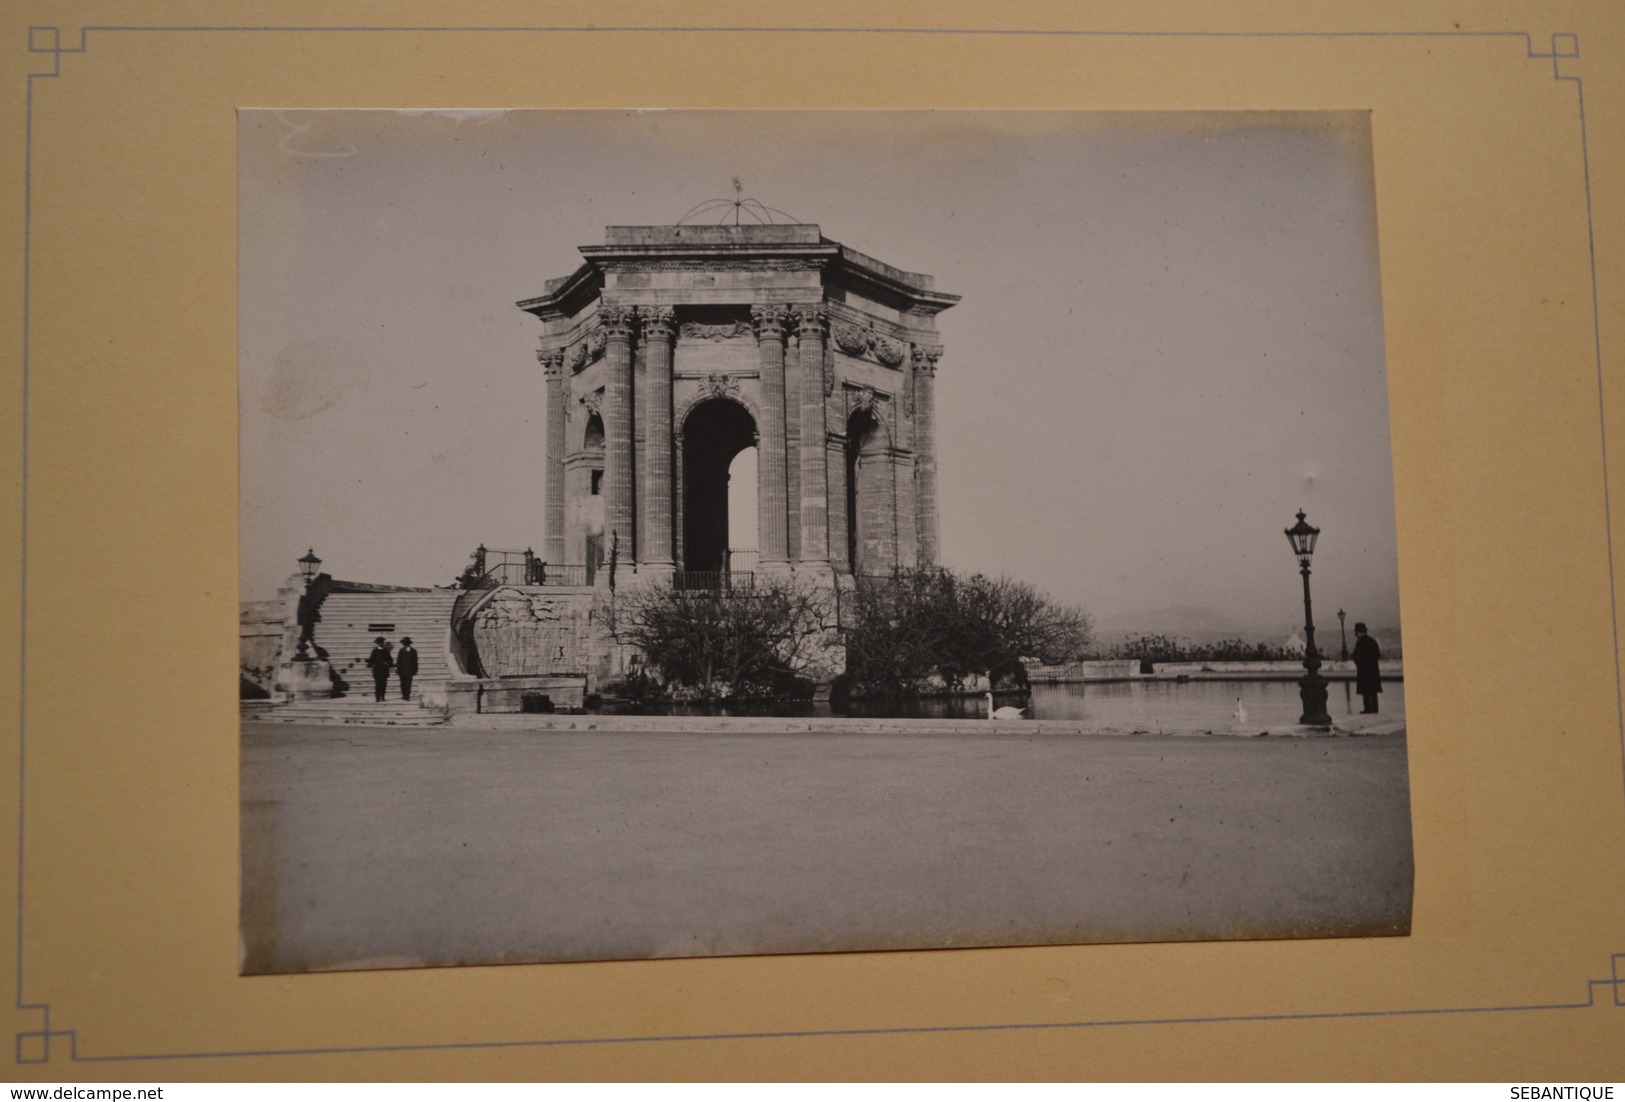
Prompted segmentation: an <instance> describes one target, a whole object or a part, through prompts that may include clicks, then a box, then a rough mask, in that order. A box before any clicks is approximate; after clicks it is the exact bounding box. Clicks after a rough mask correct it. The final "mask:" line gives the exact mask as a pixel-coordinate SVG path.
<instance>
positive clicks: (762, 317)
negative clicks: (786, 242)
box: [750, 306, 800, 566]
mask: <svg viewBox="0 0 1625 1102" xmlns="http://www.w3.org/2000/svg"><path fill="white" fill-rule="evenodd" d="M750 316H751V320H752V321H754V322H755V323H756V350H757V353H758V355H759V356H760V362H761V386H762V408H761V414H762V423H761V424H760V425H758V426H757V434H758V443H757V451H756V456H757V468H758V469H757V474H756V527H757V529H758V533H759V539H760V541H761V546H760V548H759V551H760V555H761V560H760V561H761V564H762V565H763V566H783V565H787V564H788V563H789V561H790V541H789V525H790V520H789V515H790V514H789V501H790V487H789V481H788V475H787V472H786V470H785V431H784V326H785V322H786V320H787V313H786V311H785V309H784V307H782V306H752V307H751V309H750ZM799 519H800V518H799V517H798V518H797V521H798V523H799Z"/></svg>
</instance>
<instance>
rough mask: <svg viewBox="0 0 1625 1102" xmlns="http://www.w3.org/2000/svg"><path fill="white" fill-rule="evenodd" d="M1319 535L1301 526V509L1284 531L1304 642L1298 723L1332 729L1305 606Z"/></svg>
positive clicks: (1311, 617)
mask: <svg viewBox="0 0 1625 1102" xmlns="http://www.w3.org/2000/svg"><path fill="white" fill-rule="evenodd" d="M1319 535H1320V529H1319V528H1315V527H1313V526H1312V525H1309V524H1307V523H1305V522H1304V519H1303V510H1302V509H1299V510H1298V523H1296V524H1294V525H1293V526H1292V527H1291V528H1288V529H1286V538H1287V540H1288V541H1289V542H1290V543H1291V544H1292V553H1293V554H1294V555H1296V556H1297V557H1298V569H1299V571H1300V572H1301V573H1302V574H1303V633H1304V637H1305V639H1306V640H1307V642H1306V643H1305V645H1304V650H1303V668H1304V670H1305V671H1306V672H1305V674H1304V676H1303V679H1302V680H1301V681H1299V682H1298V690H1299V694H1298V695H1299V696H1300V697H1302V698H1303V715H1301V716H1299V717H1298V722H1299V723H1302V724H1304V725H1305V726H1308V727H1330V726H1331V725H1332V717H1331V716H1329V715H1327V714H1326V679H1325V678H1324V677H1321V676H1320V653H1319V652H1318V651H1317V650H1316V649H1315V615H1314V610H1313V609H1312V607H1311V606H1310V603H1309V559H1310V557H1311V556H1312V555H1314V553H1315V540H1316V538H1318V537H1319Z"/></svg>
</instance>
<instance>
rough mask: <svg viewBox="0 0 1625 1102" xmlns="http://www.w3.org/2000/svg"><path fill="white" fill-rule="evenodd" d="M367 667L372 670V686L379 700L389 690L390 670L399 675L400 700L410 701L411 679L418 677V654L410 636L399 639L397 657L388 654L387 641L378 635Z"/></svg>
mask: <svg viewBox="0 0 1625 1102" xmlns="http://www.w3.org/2000/svg"><path fill="white" fill-rule="evenodd" d="M367 665H368V667H370V668H371V669H372V684H373V687H374V689H375V690H376V691H377V695H378V699H379V700H383V699H384V692H385V690H387V689H388V688H389V671H390V670H392V669H393V670H394V671H395V672H396V673H398V674H400V675H401V699H402V700H411V699H412V679H413V678H414V677H416V676H417V675H418V652H417V651H416V650H415V649H414V648H413V646H412V637H411V636H410V635H405V636H402V637H401V653H400V654H398V655H392V654H391V653H390V646H389V640H387V639H385V638H384V637H383V636H382V635H380V636H379V637H378V638H377V639H375V640H373V644H372V653H371V654H369V655H368V656H367Z"/></svg>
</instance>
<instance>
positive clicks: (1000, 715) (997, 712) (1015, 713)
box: [982, 693, 1027, 719]
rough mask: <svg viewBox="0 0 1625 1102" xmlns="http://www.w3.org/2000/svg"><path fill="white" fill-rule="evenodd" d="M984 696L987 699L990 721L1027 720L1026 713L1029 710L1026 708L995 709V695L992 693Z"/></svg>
mask: <svg viewBox="0 0 1625 1102" xmlns="http://www.w3.org/2000/svg"><path fill="white" fill-rule="evenodd" d="M982 695H983V696H985V697H987V718H988V719H1023V718H1025V716H1026V712H1027V709H1026V708H1025V707H1022V708H1010V707H1004V708H995V707H993V694H992V693H983V694H982Z"/></svg>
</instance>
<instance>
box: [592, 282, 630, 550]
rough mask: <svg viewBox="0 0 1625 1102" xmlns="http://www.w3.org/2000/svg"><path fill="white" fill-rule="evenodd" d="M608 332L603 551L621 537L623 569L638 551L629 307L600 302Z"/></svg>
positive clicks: (599, 307) (602, 319)
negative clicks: (634, 514) (634, 486)
mask: <svg viewBox="0 0 1625 1102" xmlns="http://www.w3.org/2000/svg"><path fill="white" fill-rule="evenodd" d="M598 320H599V323H600V324H602V325H603V327H604V368H605V370H604V486H605V490H604V546H605V548H606V552H605V553H606V554H607V553H608V551H607V549H608V547H609V546H610V544H611V542H612V541H614V540H615V538H616V537H619V541H618V543H617V546H618V547H619V549H620V555H621V566H622V567H623V568H625V567H629V566H631V565H632V558H633V554H632V549H633V548H635V547H636V546H637V539H636V535H637V533H636V531H635V529H634V523H633V513H632V502H633V498H632V474H633V472H632V325H633V323H634V321H635V315H634V313H633V311H632V309H631V308H630V307H625V306H621V305H620V304H619V303H613V302H606V301H600V302H599V304H598Z"/></svg>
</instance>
